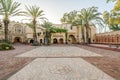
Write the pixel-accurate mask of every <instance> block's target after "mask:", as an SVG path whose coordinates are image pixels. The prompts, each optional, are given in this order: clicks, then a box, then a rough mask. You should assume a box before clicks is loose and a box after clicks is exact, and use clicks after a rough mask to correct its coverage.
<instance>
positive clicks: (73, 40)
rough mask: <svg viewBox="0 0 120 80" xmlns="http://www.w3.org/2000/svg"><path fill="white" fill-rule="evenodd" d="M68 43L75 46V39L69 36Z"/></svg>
mask: <svg viewBox="0 0 120 80" xmlns="http://www.w3.org/2000/svg"><path fill="white" fill-rule="evenodd" d="M69 41H70V43H72V44H75V43H76V39H75V37H74V36H73V35H70V36H69Z"/></svg>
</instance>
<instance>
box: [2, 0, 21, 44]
mask: <svg viewBox="0 0 120 80" xmlns="http://www.w3.org/2000/svg"><path fill="white" fill-rule="evenodd" d="M0 1H1V2H0V4H1V5H0V15H3V16H4V19H3V22H4V25H5V26H4V27H5V31H4V32H5V41H6V42H7V41H8V24H9V22H10V21H9V18H10V17H11V16H16V15H20V14H21V13H22V12H21V11H20V9H19V6H20V3H18V2H14V1H13V0H0Z"/></svg>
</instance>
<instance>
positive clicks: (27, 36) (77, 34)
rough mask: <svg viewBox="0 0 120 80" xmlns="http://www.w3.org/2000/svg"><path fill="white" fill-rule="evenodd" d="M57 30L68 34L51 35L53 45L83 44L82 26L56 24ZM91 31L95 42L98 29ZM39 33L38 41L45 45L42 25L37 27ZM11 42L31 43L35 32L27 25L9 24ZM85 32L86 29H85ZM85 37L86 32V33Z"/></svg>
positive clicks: (92, 27)
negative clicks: (63, 30) (62, 30)
mask: <svg viewBox="0 0 120 80" xmlns="http://www.w3.org/2000/svg"><path fill="white" fill-rule="evenodd" d="M2 26H3V24H2ZM54 26H55V27H57V28H62V29H67V30H68V32H67V34H66V33H52V34H51V44H64V43H66V42H68V43H73V44H74V43H82V42H83V40H82V31H81V26H79V27H76V26H73V27H71V25H70V24H67V25H66V24H64V25H63V24H54ZM90 27H91V29H90V30H89V35H90V37H89V38H90V41H91V42H93V41H94V35H95V33H96V28H95V27H94V26H90ZM36 29H37V30H36V32H37V40H38V42H39V43H42V44H44V43H45V31H46V29H45V28H43V27H42V26H40V25H37V28H36ZM8 30H9V40H10V41H11V42H12V43H17V42H20V43H29V42H30V40H31V39H33V30H32V29H31V28H30V27H29V26H28V25H26V24H25V23H18V22H11V23H10V24H9V29H8ZM84 31H85V29H84ZM84 35H86V34H85V32H84ZM0 39H4V27H3V28H2V29H1V34H0Z"/></svg>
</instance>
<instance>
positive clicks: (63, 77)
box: [8, 58, 115, 80]
mask: <svg viewBox="0 0 120 80" xmlns="http://www.w3.org/2000/svg"><path fill="white" fill-rule="evenodd" d="M8 80H115V79H113V78H112V77H110V76H109V75H107V74H105V73H104V72H103V71H101V70H99V69H98V68H96V67H95V66H93V65H91V64H90V63H88V62H86V61H85V60H83V59H81V58H38V59H36V60H34V61H33V62H31V63H30V64H28V65H27V66H26V67H24V68H23V69H21V70H20V71H18V72H17V73H16V74H15V75H13V76H11V77H10V78H9V79H8Z"/></svg>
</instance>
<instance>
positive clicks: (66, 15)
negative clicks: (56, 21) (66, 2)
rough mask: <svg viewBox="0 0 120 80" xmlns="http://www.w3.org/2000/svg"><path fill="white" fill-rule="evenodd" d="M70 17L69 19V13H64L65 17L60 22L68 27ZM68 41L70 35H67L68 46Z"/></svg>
mask: <svg viewBox="0 0 120 80" xmlns="http://www.w3.org/2000/svg"><path fill="white" fill-rule="evenodd" d="M68 17H69V14H68V13H64V15H63V17H62V18H61V20H60V21H61V22H62V24H65V25H66V27H67V24H68ZM67 40H68V35H67V33H66V44H67Z"/></svg>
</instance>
